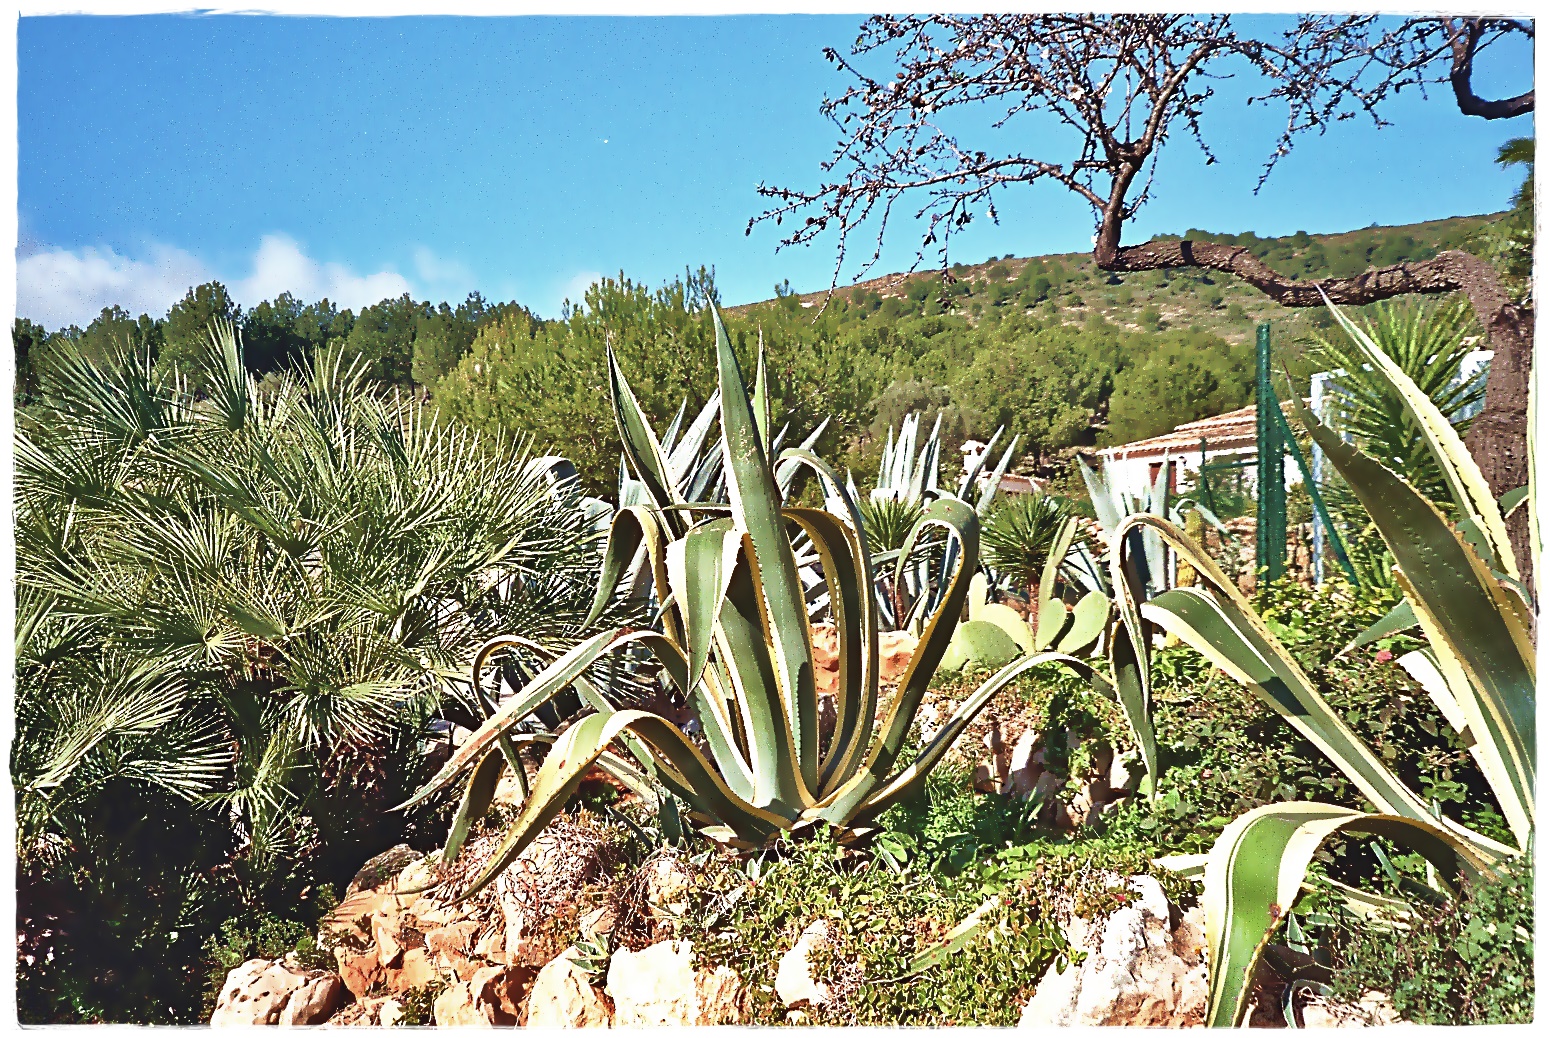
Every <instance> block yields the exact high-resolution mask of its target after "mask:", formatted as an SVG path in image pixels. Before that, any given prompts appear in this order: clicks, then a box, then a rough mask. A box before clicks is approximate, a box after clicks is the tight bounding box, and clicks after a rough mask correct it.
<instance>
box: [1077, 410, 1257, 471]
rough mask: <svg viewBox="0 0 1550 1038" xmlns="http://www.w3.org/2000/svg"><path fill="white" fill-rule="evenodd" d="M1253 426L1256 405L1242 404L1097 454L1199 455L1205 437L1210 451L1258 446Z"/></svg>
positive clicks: (1113, 456)
mask: <svg viewBox="0 0 1550 1038" xmlns="http://www.w3.org/2000/svg"><path fill="white" fill-rule="evenodd" d="M1281 409H1282V411H1285V410H1286V409H1287V405H1286V404H1282V405H1281ZM1254 426H1255V408H1254V405H1252V404H1250V405H1249V406H1248V407H1240V408H1238V409H1237V410H1236V411H1228V412H1227V413H1226V414H1219V415H1212V416H1211V417H1210V418H1201V419H1199V420H1197V421H1193V422H1185V423H1184V424H1183V425H1179V426H1175V427H1174V429H1173V431H1172V432H1165V433H1163V434H1162V435H1160V436H1152V437H1148V438H1147V439H1144V440H1135V441H1133V442H1131V443H1121V444H1116V445H1115V446H1113V447H1105V448H1104V449H1103V450H1101V451H1099V452H1098V453H1099V454H1100V455H1101V456H1102V457H1103V458H1104V460H1106V461H1107V460H1118V459H1120V458H1151V457H1157V458H1160V457H1162V456H1163V455H1165V454H1171V455H1174V456H1177V455H1180V454H1198V453H1199V452H1200V441H1201V440H1205V442H1206V450H1208V451H1226V450H1241V449H1243V448H1245V447H1253V446H1254V445H1255V443H1256V435H1255V428H1254Z"/></svg>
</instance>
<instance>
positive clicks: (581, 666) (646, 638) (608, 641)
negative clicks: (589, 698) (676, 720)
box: [398, 629, 687, 810]
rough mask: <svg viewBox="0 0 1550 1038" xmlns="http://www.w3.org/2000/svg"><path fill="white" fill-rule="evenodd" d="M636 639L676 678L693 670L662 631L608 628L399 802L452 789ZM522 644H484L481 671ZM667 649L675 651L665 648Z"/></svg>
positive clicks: (505, 706) (507, 640)
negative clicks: (525, 723) (495, 655)
mask: <svg viewBox="0 0 1550 1038" xmlns="http://www.w3.org/2000/svg"><path fill="white" fill-rule="evenodd" d="M636 642H640V643H642V644H645V645H646V646H647V647H649V648H651V649H652V650H653V652H655V653H656V655H657V658H658V660H659V662H661V663H662V665H663V667H664V668H665V669H667V670H668V671H669V672H670V673H672V674H673V677H674V678H675V679H677V678H681V677H683V676H684V675H685V674H686V673H687V666H686V664H685V661H684V658H683V654H682V653H681V652H680V651H679V650H678V649H677V647H676V646H673V645H672V643H671V642H669V641H668V640H667V639H666V638H664V637H663V636H662V635H660V634H657V633H656V632H655V631H629V630H625V629H618V630H612V631H604V632H602V633H601V634H595V635H593V636H592V637H590V638H588V639H586V640H585V641H582V642H579V643H577V644H576V645H575V646H574V647H572V648H571V649H570V651H568V652H566V653H565V654H564V655H563V656H560V657H559V658H558V659H556V660H555V661H554V662H553V663H551V664H549V666H547V667H545V668H544V669H543V670H542V671H540V672H539V673H538V674H537V675H536V676H534V678H533V680H532V681H530V682H528V683H527V686H526V687H525V688H523V689H522V690H521V691H520V692H518V693H517V694H516V695H514V696H512V697H511V698H510V699H508V700H507V701H506V702H505V703H502V704H501V706H500V708H499V709H498V710H496V711H495V713H494V714H493V715H492V716H491V717H490V719H489V720H487V721H485V722H484V724H482V725H480V726H479V730H478V731H477V732H475V733H474V734H473V735H471V736H469V738H468V741H467V742H465V743H463V745H462V746H460V747H458V748H457V750H456V751H455V752H454V753H453V754H452V757H451V759H450V760H448V761H447V763H446V764H444V765H442V768H441V770H440V771H438V772H437V773H436V775H435V777H434V778H432V779H431V780H430V781H429V782H427V783H426V784H425V785H424V786H421V787H420V789H419V790H418V791H417V792H416V793H415V794H414V796H412V797H410V798H409V799H408V800H406V801H404V802H403V803H402V804H400V805H399V806H398V809H399V810H404V809H407V808H410V807H413V806H414V805H416V804H419V803H422V802H423V801H425V800H426V799H427V798H429V797H431V796H433V795H434V794H436V793H438V792H440V791H441V790H443V789H446V788H447V787H448V786H449V785H451V784H452V783H453V782H454V781H456V779H457V777H458V775H460V774H461V773H462V772H463V770H464V769H465V768H467V767H468V766H469V765H470V764H472V763H473V762H474V761H476V760H479V759H480V758H482V757H483V756H484V754H485V752H486V751H488V750H489V749H490V747H491V746H493V745H494V744H495V743H496V741H497V740H498V739H499V738H501V737H502V736H504V735H506V734H507V732H508V731H509V730H510V728H511V727H512V726H513V725H515V724H517V723H518V722H520V721H521V720H522V719H523V718H525V717H526V716H527V715H528V714H531V713H532V712H533V711H534V710H536V709H538V708H539V707H540V706H543V705H544V704H545V703H547V702H548V701H549V700H551V699H553V698H554V697H555V696H557V695H559V694H560V693H561V692H563V691H564V690H565V689H566V688H568V687H570V686H571V684H572V683H573V682H574V681H575V679H576V678H577V677H578V676H579V675H581V674H582V673H584V672H585V671H586V669H587V668H588V667H590V666H591V665H592V664H593V663H595V662H597V661H598V660H599V659H601V658H602V657H603V656H605V655H607V654H608V653H611V652H617V651H618V650H619V649H622V648H623V647H625V646H626V645H631V644H634V643H636ZM512 644H521V642H519V641H517V640H514V639H513V638H511V637H509V636H508V637H503V638H496V639H492V640H491V641H489V642H486V643H485V645H484V646H482V647H481V648H480V650H479V652H478V653H477V654H476V655H475V657H474V662H475V668H476V669H475V673H476V674H477V673H478V669H479V668H480V667H482V664H483V662H484V660H485V659H487V658H488V657H489V655H490V653H491V652H494V651H495V650H496V649H499V648H502V647H504V646H505V645H512ZM664 649H667V650H670V651H664Z"/></svg>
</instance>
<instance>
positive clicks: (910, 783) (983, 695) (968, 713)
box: [854, 652, 1114, 821]
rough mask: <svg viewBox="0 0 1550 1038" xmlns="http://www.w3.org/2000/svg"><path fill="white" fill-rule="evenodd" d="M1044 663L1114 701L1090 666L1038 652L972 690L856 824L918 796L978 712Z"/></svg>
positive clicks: (866, 805)
mask: <svg viewBox="0 0 1550 1038" xmlns="http://www.w3.org/2000/svg"><path fill="white" fill-rule="evenodd" d="M1045 663H1059V664H1062V665H1063V666H1065V667H1067V668H1069V669H1070V670H1072V671H1073V672H1075V673H1076V674H1078V675H1080V676H1081V677H1084V678H1086V679H1087V680H1088V681H1089V682H1091V683H1092V684H1093V686H1094V687H1095V688H1097V689H1098V690H1099V691H1100V692H1101V693H1102V694H1103V695H1104V696H1106V697H1107V698H1109V699H1113V698H1114V692H1113V689H1112V688H1111V687H1110V685H1109V683H1108V682H1107V681H1105V680H1104V679H1103V677H1102V676H1101V675H1099V674H1098V672H1097V671H1095V670H1093V668H1092V667H1091V666H1090V665H1088V664H1086V663H1084V662H1082V661H1081V660H1079V659H1077V658H1076V657H1075V656H1067V655H1066V654H1064V653H1060V652H1041V653H1039V654H1037V655H1034V656H1025V657H1023V658H1022V659H1020V660H1015V661H1013V662H1012V663H1009V664H1007V665H1006V666H1004V667H1002V668H1001V669H1000V670H998V671H996V673H995V674H993V675H991V676H990V678H988V679H987V680H986V681H985V683H984V684H983V685H981V686H980V687H979V688H977V689H975V690H974V694H973V695H971V696H969V697H968V698H967V699H965V700H964V701H963V702H962V703H960V704H958V708H957V709H956V710H954V711H953V713H952V716H951V717H949V718H948V719H947V720H946V722H944V723H943V725H942V727H941V729H940V730H939V731H938V732H937V733H936V735H935V736H933V737H932V739H931V741H930V742H929V743H927V744H926V746H925V747H924V748H923V749H922V750H921V751H920V755H919V756H917V757H916V758H915V760H914V761H912V762H911V763H910V765H909V766H908V767H906V768H904V769H903V770H901V771H900V772H899V773H898V774H896V775H893V776H891V777H889V779H888V780H887V782H886V783H884V784H883V786H882V788H881V789H879V790H878V791H877V792H876V793H875V794H873V795H872V796H870V797H868V798H867V799H866V801H865V803H864V804H863V805H862V807H861V808H860V810H858V811H856V812H855V816H854V817H855V820H856V821H865V820H867V819H870V818H874V817H876V816H877V815H878V814H881V813H882V812H883V811H885V810H887V809H888V808H889V807H891V806H893V805H894V804H896V803H898V802H899V801H900V800H904V799H907V798H908V797H910V796H911V795H912V794H914V793H915V792H917V791H918V790H919V789H920V787H921V785H922V784H923V783H924V782H925V781H926V778H927V777H928V776H929V775H930V773H931V769H932V768H934V767H936V766H937V764H939V763H940V762H941V760H942V758H943V757H944V756H945V755H946V753H947V751H948V750H950V749H952V747H953V744H954V743H955V742H957V741H958V738H959V737H960V736H962V735H963V733H964V731H965V730H966V729H967V728H968V727H969V725H970V723H972V722H973V720H974V718H976V717H978V716H979V713H980V711H982V710H984V709H985V707H986V706H987V705H988V704H989V703H990V701H991V699H993V698H994V697H995V695H996V693H998V692H1000V691H1001V690H1002V689H1004V688H1006V687H1007V686H1008V685H1010V684H1011V683H1012V682H1013V681H1014V680H1015V679H1016V678H1017V677H1018V676H1019V675H1021V674H1022V673H1024V672H1025V671H1028V670H1031V669H1033V668H1034V667H1037V666H1040V665H1041V664H1045Z"/></svg>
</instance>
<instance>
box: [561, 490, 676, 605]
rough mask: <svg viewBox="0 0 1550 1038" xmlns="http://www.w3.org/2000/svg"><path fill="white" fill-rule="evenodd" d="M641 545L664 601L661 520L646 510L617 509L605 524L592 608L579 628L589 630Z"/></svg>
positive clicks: (666, 589) (666, 591)
mask: <svg viewBox="0 0 1550 1038" xmlns="http://www.w3.org/2000/svg"><path fill="white" fill-rule="evenodd" d="M642 545H645V547H646V557H647V562H648V563H649V565H650V566H651V577H652V581H653V583H654V584H655V586H656V591H657V597H658V599H659V600H661V601H664V602H665V601H666V600H667V596H668V594H669V591H670V585H669V582H668V579H667V547H666V541H665V538H664V536H663V530H662V525H661V520H659V519H658V518H657V513H655V512H652V511H651V510H650V509H649V508H642V507H640V506H639V505H635V506H632V507H629V508H621V509H619V511H618V512H616V513H615V514H614V517H613V520H612V521H611V522H610V523H609V524H608V543H607V544H606V545H605V546H604V548H603V569H602V573H601V574H599V576H598V583H597V591H596V592H595V593H594V594H593V596H592V609H591V610H590V611H589V612H588V613H587V619H586V621H585V622H584V623H583V624H582V627H590V626H591V625H592V624H593V623H594V622H595V621H596V620H597V618H598V617H600V616H602V615H603V610H605V609H606V608H608V602H609V600H610V599H612V598H613V596H614V591H615V590H616V589H617V588H618V586H619V581H620V580H622V579H623V577H624V574H625V572H626V571H627V570H628V569H629V566H630V563H631V562H632V561H633V560H634V558H635V553H636V552H638V551H639V550H640V548H641V546H642Z"/></svg>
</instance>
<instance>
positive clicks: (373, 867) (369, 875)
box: [345, 843, 421, 899]
mask: <svg viewBox="0 0 1550 1038" xmlns="http://www.w3.org/2000/svg"><path fill="white" fill-rule="evenodd" d="M420 858H421V855H420V853H419V852H418V851H416V850H414V849H413V848H412V847H410V846H409V845H408V844H407V843H401V844H399V845H398V846H396V847H393V848H391V849H389V850H385V851H383V852H382V853H381V854H379V855H377V856H376V857H375V858H372V859H370V860H369V861H367V862H366V864H364V865H362V866H361V867H360V871H358V872H356V874H355V878H354V879H352V880H350V885H349V886H348V887H346V888H345V897H346V898H347V899H348V898H349V896H350V895H351V894H357V893H359V892H361V891H363V890H376V889H377V888H379V887H382V886H385V885H386V884H387V883H388V881H389V880H394V879H397V878H398V874H399V873H401V872H403V871H404V869H405V868H407V867H408V866H409V865H410V864H412V863H414V862H416V861H419V860H420Z"/></svg>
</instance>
